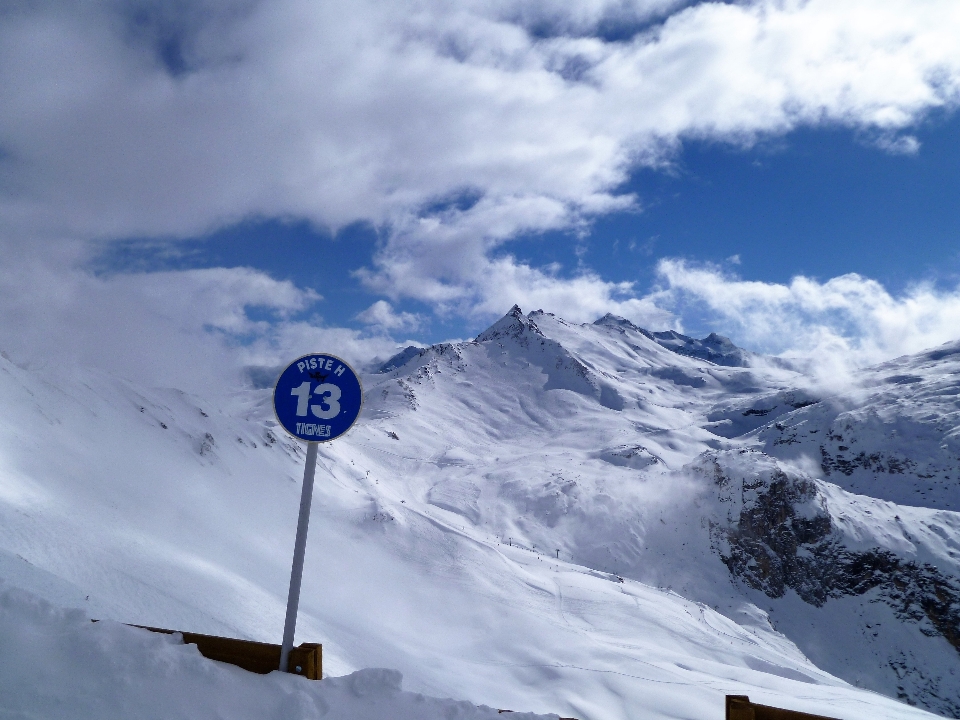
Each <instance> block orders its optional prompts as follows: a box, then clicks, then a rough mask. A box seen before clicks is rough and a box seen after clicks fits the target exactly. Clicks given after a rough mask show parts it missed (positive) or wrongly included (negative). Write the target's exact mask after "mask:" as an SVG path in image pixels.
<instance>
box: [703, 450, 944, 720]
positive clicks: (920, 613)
mask: <svg viewBox="0 0 960 720" xmlns="http://www.w3.org/2000/svg"><path fill="white" fill-rule="evenodd" d="M694 467H695V468H696V470H697V471H698V472H701V473H703V474H704V475H706V476H707V477H709V478H711V479H712V481H713V482H714V483H715V486H716V489H717V493H718V499H719V501H720V507H721V512H720V514H719V517H718V518H716V519H715V520H713V521H712V522H711V524H710V531H711V532H710V534H711V540H712V543H713V547H714V549H715V550H716V551H717V552H718V553H719V555H720V558H721V559H722V561H723V562H724V564H725V565H726V566H727V568H728V569H729V570H730V573H731V575H733V577H734V578H736V579H737V580H738V581H740V582H743V583H745V584H746V585H748V586H749V587H751V588H754V589H755V590H760V591H762V592H763V593H764V594H765V595H767V597H770V598H782V597H784V595H785V594H786V593H787V591H788V589H790V590H793V591H794V592H796V594H797V595H798V596H799V597H800V598H802V599H803V601H805V602H806V603H808V604H810V605H813V606H815V607H818V608H819V607H823V606H824V605H825V604H826V603H828V602H829V601H830V600H831V599H839V598H843V597H849V596H865V595H867V594H868V593H870V600H869V601H870V602H883V603H885V604H886V605H888V606H889V607H890V608H891V609H892V610H893V613H894V615H895V616H896V618H897V619H898V620H900V621H902V622H904V623H908V624H910V625H911V626H912V627H914V628H915V629H916V631H918V632H920V633H922V634H923V635H925V636H927V637H942V638H944V639H946V641H947V642H949V643H950V645H952V646H953V648H954V649H956V650H957V651H958V652H960V581H958V578H957V577H956V576H954V575H951V574H948V573H947V572H944V570H943V569H942V568H941V567H938V566H937V565H935V564H933V563H931V562H925V561H922V560H920V559H918V558H917V557H909V556H904V555H903V554H902V553H899V552H896V551H895V550H894V549H892V548H891V547H885V546H884V545H883V544H881V542H878V543H877V544H876V545H875V546H873V547H869V545H870V542H865V541H864V538H863V533H862V530H861V531H859V532H856V533H853V534H851V532H850V529H849V528H848V527H841V526H839V525H838V523H837V520H836V517H837V514H838V512H839V513H842V512H847V511H848V509H847V508H844V509H839V508H831V507H830V500H829V499H828V496H827V494H826V493H825V492H824V488H823V484H822V483H821V482H820V481H817V480H813V479H811V478H809V477H806V476H803V475H799V474H795V473H789V474H788V473H787V472H785V471H784V470H783V469H782V468H781V467H780V466H779V465H778V464H777V463H776V462H774V461H773V460H772V459H771V458H769V457H766V456H764V455H763V453H760V452H758V451H746V450H741V451H736V452H727V453H716V452H710V453H704V455H702V456H701V457H700V458H698V460H697V461H696V462H695V463H694ZM853 497H855V496H853ZM894 507H895V506H894ZM724 510H725V512H724ZM853 511H854V512H856V509H854V510H853ZM868 514H869V511H868ZM895 520H896V522H897V523H898V524H899V521H900V517H899V515H897V516H895ZM881 524H882V523H881ZM897 529H899V531H900V534H902V536H904V537H905V538H906V539H908V540H914V539H915V538H912V537H911V535H910V532H909V530H907V529H904V528H903V527H899V528H894V529H893V532H896V530H897ZM878 532H879V536H880V537H883V536H884V534H889V533H890V532H891V528H889V527H881V529H880V530H879V531H878ZM855 535H859V537H854V536H855ZM865 545H866V547H865ZM871 591H873V592H871ZM888 665H889V666H890V668H891V669H893V670H894V671H895V672H896V673H897V676H898V677H901V678H902V677H903V676H904V675H905V674H908V673H910V672H915V671H916V668H913V667H910V666H909V663H905V662H904V661H903V659H902V658H894V657H891V658H889V660H888ZM901 666H902V667H901ZM926 674H930V673H929V672H927V673H926ZM920 675H921V677H922V678H924V679H926V676H925V674H924V672H923V671H921V673H920ZM940 685H941V683H937V687H936V689H935V690H936V691H934V692H931V691H930V690H929V689H928V690H927V691H926V693H925V695H924V696H922V697H917V696H916V693H912V692H911V691H910V689H909V688H905V687H904V686H902V685H901V686H900V688H899V694H900V696H901V698H902V699H904V700H906V701H908V702H910V703H911V704H917V703H918V702H919V704H921V705H924V706H926V707H928V708H929V709H931V710H934V711H935V712H939V713H943V714H947V715H948V716H951V717H960V693H958V692H957V691H956V690H954V691H953V692H944V689H943V688H942V687H940ZM955 687H956V686H955Z"/></svg>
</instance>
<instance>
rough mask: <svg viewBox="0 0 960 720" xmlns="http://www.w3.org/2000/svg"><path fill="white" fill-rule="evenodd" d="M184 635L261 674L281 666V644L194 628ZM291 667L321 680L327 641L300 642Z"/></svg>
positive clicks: (205, 650)
mask: <svg viewBox="0 0 960 720" xmlns="http://www.w3.org/2000/svg"><path fill="white" fill-rule="evenodd" d="M134 627H139V628H143V629H144V630H150V631H151V632H158V633H166V634H168V635H172V634H173V633H176V632H180V631H179V630H167V629H166V628H155V627H147V626H145V625H135V626H134ZM181 635H183V641H184V642H185V643H187V644H188V645H196V646H197V650H199V651H200V654H201V655H203V656H204V657H205V658H209V659H210V660H219V661H220V662H225V663H230V664H231V665H236V666H237V667H241V668H243V669H244V670H249V671H250V672H255V673H260V674H261V675H266V674H267V673H269V672H273V671H274V670H277V669H278V668H279V667H280V646H279V645H273V644H272V643H262V642H254V641H252V640H236V639H234V638H225V637H218V636H217V635H201V634H200V633H191V632H185V633H181ZM288 669H289V672H292V673H296V674H297V675H302V676H303V677H305V678H307V679H308V680H320V679H321V678H322V677H323V645H321V644H319V643H300V645H299V646H297V647H295V648H293V649H292V650H290V663H289V668H288Z"/></svg>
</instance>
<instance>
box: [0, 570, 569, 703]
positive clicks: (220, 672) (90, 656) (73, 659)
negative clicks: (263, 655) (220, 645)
mask: <svg viewBox="0 0 960 720" xmlns="http://www.w3.org/2000/svg"><path fill="white" fill-rule="evenodd" d="M0 637H2V638H3V652H2V653H0V698H2V700H0V702H2V710H3V715H4V717H10V718H20V717H23V718H28V717H31V718H32V717H56V718H61V719H62V720H71V719H72V718H76V719H77V720H89V718H97V719H98V720H112V719H114V718H115V719H116V720H129V718H132V717H136V718H144V719H148V718H158V719H159V718H162V719H163V720H177V719H179V718H184V719H186V718H197V719H199V718H211V717H224V718H231V720H247V719H249V720H270V719H271V718H276V720H287V719H288V718H321V717H323V718H329V719H330V720H334V719H336V718H344V720H346V719H348V718H349V719H350V720H380V719H381V718H386V717H389V718H393V719H394V720H453V719H456V720H485V719H486V720H493V718H497V717H498V713H497V710H496V709H494V708H489V707H477V706H475V705H472V704H471V703H467V702H463V701H456V700H448V699H438V698H431V697H425V696H424V695H421V694H419V693H411V692H404V691H403V690H402V689H401V682H402V676H401V675H400V673H399V672H397V671H396V670H388V669H382V668H371V669H365V670H358V671H356V672H354V673H351V674H350V675H347V676H345V677H340V678H332V679H328V680H325V681H323V682H315V681H311V680H306V679H304V678H300V677H296V676H293V675H289V674H287V673H281V672H273V673H270V674H269V675H263V676H261V675H255V674H252V673H248V672H246V671H245V670H241V669H239V668H236V667H234V666H232V665H228V664H225V663H220V662H213V661H210V660H207V659H205V658H204V657H202V656H201V655H200V653H199V652H198V651H197V648H196V646H195V645H185V644H184V643H183V638H182V636H180V635H174V636H171V635H162V634H157V633H152V632H149V631H147V630H140V629H138V628H132V627H127V626H125V625H122V624H120V623H116V622H112V621H103V622H98V623H96V624H95V623H92V622H90V619H89V618H87V617H86V616H85V615H84V613H82V612H81V611H78V610H62V609H58V608H55V607H53V606H52V605H50V604H49V603H47V602H45V601H43V600H40V599H39V598H37V597H36V596H33V595H31V594H29V593H25V592H23V591H17V590H10V589H7V590H5V591H2V592H0ZM510 717H511V718H517V719H518V720H535V719H536V718H541V719H542V720H546V718H548V717H553V718H554V720H556V716H544V715H534V714H532V713H516V714H511V716H510Z"/></svg>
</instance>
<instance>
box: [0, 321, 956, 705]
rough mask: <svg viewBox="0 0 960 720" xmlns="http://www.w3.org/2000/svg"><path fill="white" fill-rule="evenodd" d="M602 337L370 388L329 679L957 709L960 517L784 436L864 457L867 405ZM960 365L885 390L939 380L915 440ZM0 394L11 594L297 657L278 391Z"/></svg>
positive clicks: (348, 444) (595, 329) (653, 699)
mask: <svg viewBox="0 0 960 720" xmlns="http://www.w3.org/2000/svg"><path fill="white" fill-rule="evenodd" d="M605 320H606V321H605V322H601V323H598V324H590V325H577V324H571V323H567V322H565V321H564V320H562V319H560V318H557V317H556V316H553V315H551V314H549V313H543V312H535V313H530V314H529V315H524V314H523V313H522V312H521V311H520V309H519V308H514V309H513V310H511V312H510V313H508V314H507V315H506V316H505V317H504V318H503V319H501V320H500V321H498V323H496V324H495V325H493V326H492V327H491V328H490V329H489V330H487V331H485V332H484V333H481V334H480V335H479V336H478V337H477V339H476V340H475V341H472V342H465V343H456V344H443V345H436V346H432V347H430V348H425V349H422V350H421V349H418V350H417V351H416V352H411V353H408V354H407V355H408V356H407V357H406V361H405V362H403V363H402V364H400V365H398V366H395V367H393V368H392V369H391V368H388V367H386V366H384V367H383V368H382V370H384V371H383V372H379V373H375V374H372V375H369V376H367V377H365V378H364V387H365V389H366V393H367V397H366V399H365V405H364V414H363V416H362V418H361V421H360V422H359V423H358V426H357V427H356V429H355V430H353V431H352V432H351V433H350V434H349V435H348V436H346V437H345V438H343V439H342V440H341V441H337V442H336V443H332V444H331V445H329V446H323V448H322V450H321V453H320V467H319V468H318V481H317V486H316V490H315V500H314V506H313V508H314V509H313V520H312V523H311V530H310V533H311V534H310V541H309V546H308V551H307V558H306V569H305V575H304V591H303V598H302V601H301V615H300V623H299V625H298V641H322V642H323V643H324V649H325V665H326V667H327V669H328V671H329V672H330V673H332V674H334V675H340V674H345V673H349V672H352V671H355V670H358V669H361V668H365V667H371V666H373V667H388V668H395V669H397V670H399V671H400V672H402V673H403V676H404V682H405V686H406V687H408V688H410V689H411V691H413V692H415V693H424V694H426V695H432V696H440V697H457V698H460V699H463V700H466V701H469V702H470V703H471V704H472V705H489V706H495V707H506V708H512V709H516V710H531V711H535V712H541V713H545V712H559V713H561V714H563V715H569V716H574V717H578V718H581V720H589V719H590V718H628V717H636V716H644V717H652V718H656V717H664V718H684V717H710V716H716V715H717V714H718V713H719V712H720V708H721V707H722V697H723V695H724V694H727V693H736V694H747V695H750V696H751V699H754V700H755V701H758V702H763V703H766V704H772V705H780V706H789V707H792V708H795V709H798V710H806V711H808V712H815V713H820V714H825V715H834V716H839V717H842V718H849V719H850V720H855V719H858V718H863V719H864V720H866V719H867V718H869V719H870V720H875V719H876V718H905V717H918V718H919V717H924V716H926V715H925V713H924V712H923V710H921V709H919V708H910V707H909V706H908V705H906V704H904V702H908V703H912V704H916V705H919V706H920V707H923V708H928V709H931V710H933V711H935V712H938V713H941V714H946V715H949V716H957V704H958V698H960V688H958V685H957V680H956V677H957V675H958V671H960V663H958V657H960V656H958V653H957V650H956V649H955V645H953V644H951V643H952V642H953V640H952V636H951V635H950V633H951V632H952V631H953V630H952V629H955V622H954V620H952V619H951V616H950V613H951V612H953V609H952V607H953V606H952V604H951V602H947V603H946V605H944V606H943V607H941V608H940V609H938V607H937V606H935V604H934V605H931V603H930V598H931V597H933V598H934V599H936V598H937V597H939V596H938V595H937V592H940V594H941V595H942V594H943V593H944V592H948V593H949V592H953V589H954V588H955V583H956V577H957V567H956V559H955V553H956V552H957V550H958V545H957V542H958V539H960V536H958V529H960V524H958V522H957V517H958V516H957V514H956V513H954V512H953V506H948V505H939V506H934V505H930V506H928V507H926V508H924V507H917V506H916V505H917V503H914V506H913V507H906V506H905V505H896V504H894V498H890V497H885V496H884V494H883V493H880V492H878V493H869V492H868V491H867V489H866V488H859V489H858V488H853V487H851V486H850V485H849V484H843V481H844V480H845V479H846V478H847V477H848V476H847V475H843V474H842V473H841V476H842V477H839V478H838V476H837V473H836V471H835V470H833V469H832V466H828V467H830V473H831V474H829V475H828V474H827V472H826V471H825V470H824V468H823V467H822V466H821V465H820V464H819V463H820V462H821V457H822V456H821V455H820V454H819V448H818V447H817V446H816V445H813V444H810V448H808V449H810V450H816V451H817V452H815V453H814V452H800V451H799V450H800V448H799V445H800V443H779V444H777V443H776V442H775V438H779V437H781V436H782V437H787V436H788V430H786V429H785V430H783V431H782V432H781V430H780V429H779V428H778V425H780V426H782V427H783V428H793V427H799V425H798V423H801V422H812V421H811V420H810V418H822V419H821V420H818V422H828V421H829V423H833V422H835V421H836V417H839V416H840V414H842V413H852V414H850V415H848V416H844V418H843V422H847V421H848V420H849V422H850V423H851V428H852V429H851V430H850V431H846V430H844V431H843V432H844V433H845V434H844V439H845V440H846V439H847V436H848V435H850V434H851V433H852V434H853V435H854V436H856V437H857V438H858V440H859V441H860V442H866V440H865V439H864V438H867V437H868V434H867V433H865V432H860V431H859V430H856V428H860V427H866V426H865V425H858V424H857V423H858V422H860V420H861V418H862V417H867V418H869V417H873V416H871V415H870V414H869V413H866V414H863V412H862V410H861V408H862V407H868V408H869V407H873V406H872V405H871V403H873V404H874V405H875V404H876V403H878V402H881V400H882V398H881V397H880V396H878V395H877V394H876V391H874V390H871V389H867V387H866V385H865V386H864V388H855V389H854V390H853V391H852V392H851V394H850V395H849V396H847V395H845V396H843V397H840V396H831V397H823V396H822V395H821V393H819V392H817V390H816V388H813V387H812V386H811V385H810V384H809V381H808V380H807V378H805V377H804V376H803V375H801V374H799V373H797V372H795V371H793V370H791V369H789V368H786V367H777V366H775V365H773V364H769V363H757V364H756V365H751V366H749V367H744V366H736V365H727V364H718V363H716V362H712V361H709V360H705V359H703V358H699V357H691V356H689V355H685V354H680V353H678V352H675V351H674V350H673V349H670V348H668V347H664V346H663V344H661V343H660V342H658V341H657V340H656V339H655V338H651V337H650V334H649V333H645V332H644V331H642V330H641V329H639V328H636V327H635V326H628V325H625V324H624V323H620V322H613V321H610V320H609V319H605ZM952 357H953V356H952V355H944V356H942V357H940V358H931V357H929V354H927V355H924V356H922V357H921V356H918V358H915V359H909V358H907V359H903V360H902V361H898V363H899V365H896V367H892V366H891V367H890V368H886V367H885V368H882V369H875V370H872V371H868V372H867V373H866V374H865V377H867V378H869V377H873V376H872V375H870V373H879V374H881V375H882V376H883V377H888V376H893V375H897V374H900V375H910V374H916V375H917V376H922V377H924V378H925V380H924V382H928V383H930V388H931V392H930V393H929V394H927V395H926V396H924V398H925V399H918V400H916V402H917V403H919V404H918V405H917V406H916V408H914V409H911V408H913V406H911V405H909V404H908V405H906V406H905V407H906V408H907V410H906V412H905V418H906V420H904V419H902V418H900V416H899V415H897V414H896V411H895V407H896V404H895V403H894V402H893V401H892V400H891V401H890V402H887V403H886V404H885V405H883V407H885V408H887V410H886V412H888V413H890V417H891V418H893V419H894V421H895V422H907V421H908V420H909V421H910V422H914V421H913V420H910V418H914V417H917V418H928V419H927V420H924V421H923V422H919V421H917V422H919V424H917V425H915V426H916V427H917V428H918V432H920V431H923V432H929V431H931V430H936V432H940V433H943V432H946V433H947V434H949V433H950V432H952V430H949V427H948V426H947V425H945V424H944V422H943V421H940V422H939V423H938V422H936V421H935V420H934V419H929V418H931V417H932V416H935V415H937V414H938V413H941V414H943V409H944V408H946V407H949V405H948V403H952V402H953V398H952V396H951V395H950V388H951V387H952V386H951V385H950V383H951V382H953V379H952V377H951V376H949V375H948V374H946V373H947V372H949V368H948V367H947V366H945V365H943V364H942V363H949V362H953V360H952V359H951V358H952ZM396 362H400V359H398V360H397V361H396ZM924 363H927V365H924ZM938 363H940V364H938ZM920 365H923V367H924V368H926V369H914V368H915V366H918V367H919V366H920ZM884 373H885V374H884ZM914 384H916V383H914ZM906 386H907V385H905V384H886V385H883V390H882V392H890V390H889V389H890V388H893V389H894V391H896V389H897V388H903V387H906ZM884 397H885V396H884ZM0 403H2V407H4V413H3V415H2V416H0V578H4V579H6V580H7V582H8V584H10V585H14V586H17V587H21V588H25V589H26V590H29V591H31V592H33V593H36V594H38V595H41V596H43V597H45V598H47V599H48V600H50V601H52V602H55V603H57V604H59V605H63V606H67V607H81V608H83V609H84V610H85V612H86V613H88V614H89V615H96V616H99V617H104V618H114V619H117V620H121V621H124V622H136V623H141V624H150V625H159V626H166V627H178V628H183V629H185V630H192V631H196V632H212V633H217V634H228V635H235V636H238V637H249V638H252V639H258V640H269V641H273V642H276V641H277V638H278V637H279V635H280V631H281V628H282V614H283V603H284V600H285V593H286V582H287V573H288V572H289V565H288V563H289V553H290V549H291V548H292V543H293V532H294V524H295V521H296V507H297V502H298V498H299V476H300V473H301V472H302V451H301V449H300V448H299V446H298V445H297V444H296V443H293V442H291V441H289V440H287V439H285V438H284V437H282V436H280V435H279V434H278V433H277V432H276V430H275V427H274V421H273V419H272V410H271V409H270V396H269V392H267V391H258V390H249V391H243V392H239V393H237V394H236V395H234V396H232V397H228V398H197V397H193V396H188V395H184V394H182V393H178V392H176V391H170V390H155V389H150V388H142V387H139V386H137V385H136V384H135V383H132V382H129V381H125V380H119V379H116V378H111V377H107V376H103V375H101V374H97V373H94V372H88V371H85V370H82V369H76V370H75V371H72V372H71V374H69V375H67V376H62V375H61V376H58V377H57V378H56V383H55V384H53V383H51V382H50V381H47V380H43V379H41V377H40V376H39V375H38V374H37V373H35V372H32V371H29V370H24V369H22V368H18V367H16V366H13V365H11V364H10V363H7V362H6V361H4V360H0ZM858 403H859V404H858ZM824 408H828V409H829V411H825V410H824ZM834 411H836V412H837V416H836V417H834V416H832V415H830V413H832V412H834ZM821 412H826V414H825V415H823V416H821V415H819V414H818V413H821ZM858 412H859V413H861V414H860V415H858V414H857V413H858ZM923 423H926V424H923ZM803 427H804V429H807V428H809V427H810V426H803ZM844 427H845V426H844ZM911 427H913V426H911ZM810 429H812V428H810ZM858 433H859V434H858ZM807 434H808V435H812V436H816V435H820V434H821V433H820V432H819V431H818V432H817V433H807ZM54 435H55V436H56V437H58V438H62V439H63V440H64V442H63V444H62V452H60V453H58V454H52V453H49V452H45V448H46V447H47V444H48V443H47V440H48V438H50V437H52V436H54ZM797 435H798V437H799V436H800V433H799V431H798V432H797ZM821 437H822V435H821ZM870 437H872V436H870ZM925 437H926V436H925ZM929 442H930V443H931V444H930V447H933V444H936V443H939V444H941V445H942V444H943V443H944V442H945V441H944V440H943V439H941V436H939V435H934V436H933V438H932V439H930V440H929ZM808 444H809V443H808ZM947 445H948V447H949V441H947ZM938 447H939V446H938ZM831 452H832V451H831ZM844 452H846V451H844ZM937 457H939V456H937ZM910 459H911V460H912V461H913V462H915V463H917V467H921V463H922V462H931V461H930V460H928V459H925V458H923V457H911V458H910ZM884 467H885V468H886V465H884ZM923 467H926V466H923ZM888 475H889V473H884V474H883V475H882V476H881V475H878V476H877V478H879V480H877V479H875V478H874V477H873V476H870V479H869V482H879V483H881V485H882V483H883V482H885V481H886V479H887V476H888ZM895 475H896V479H897V480H898V481H899V482H902V483H909V482H911V481H912V480H917V479H921V478H920V477H919V476H918V475H910V474H909V473H908V472H904V473H901V474H895ZM853 477H855V478H858V482H860V483H861V484H866V483H867V482H868V478H867V477H866V476H863V477H862V478H861V477H860V476H856V475H854V476H853ZM836 483H839V486H838V484H836ZM853 493H858V494H853ZM869 495H873V497H869ZM945 497H946V496H945ZM944 502H946V501H944ZM867 558H873V559H874V560H876V561H878V562H879V564H877V565H876V566H875V567H874V568H873V570H871V571H870V573H869V575H870V577H869V579H868V581H866V582H860V583H859V584H857V583H855V582H852V580H851V578H853V576H854V575H855V573H853V572H852V571H851V568H852V567H854V566H856V563H858V562H859V563H861V564H863V563H864V562H865V559H867ZM931 568H933V570H931ZM824 569H829V570H830V572H824ZM911 583H913V584H912V585H911ZM931 589H932V590H931ZM897 592H899V593H900V595H899V596H898V595H897V594H896V593H897ZM17 602H19V601H17ZM16 612H20V611H16ZM24 612H26V611H24ZM2 652H3V651H2V650H0V654H2ZM0 662H2V661H0ZM848 683H850V684H848ZM854 685H860V686H862V687H865V688H869V689H871V690H874V691H876V692H880V693H884V694H885V695H887V696H889V697H884V696H882V695H878V694H876V693H875V692H867V691H865V690H861V689H858V688H856V687H854ZM896 697H900V698H901V701H898V700H896V699H894V698H896ZM311 712H312V711H311ZM319 714H321V713H317V716H319ZM306 716H308V717H309V716H310V714H309V713H307V714H306Z"/></svg>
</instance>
